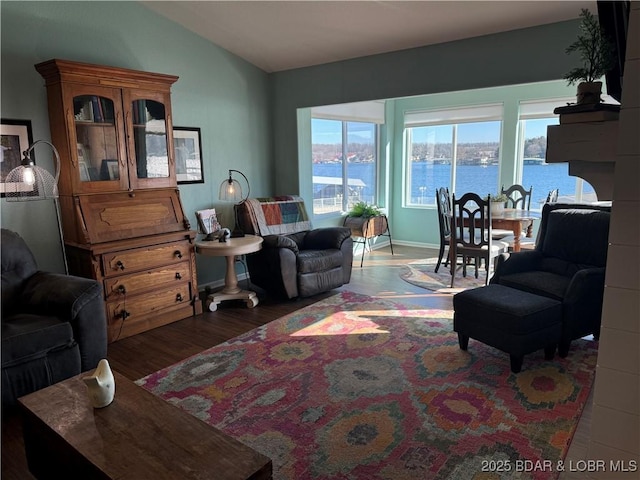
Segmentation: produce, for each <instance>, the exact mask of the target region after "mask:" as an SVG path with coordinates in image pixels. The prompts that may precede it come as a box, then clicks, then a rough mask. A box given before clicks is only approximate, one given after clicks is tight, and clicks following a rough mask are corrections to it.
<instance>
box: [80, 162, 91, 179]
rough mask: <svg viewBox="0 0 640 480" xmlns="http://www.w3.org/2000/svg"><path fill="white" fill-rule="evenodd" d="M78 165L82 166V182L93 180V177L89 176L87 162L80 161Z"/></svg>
mask: <svg viewBox="0 0 640 480" xmlns="http://www.w3.org/2000/svg"><path fill="white" fill-rule="evenodd" d="M78 167H80V181H82V182H89V181H91V177H90V176H89V169H88V168H87V164H86V162H84V161H79V162H78Z"/></svg>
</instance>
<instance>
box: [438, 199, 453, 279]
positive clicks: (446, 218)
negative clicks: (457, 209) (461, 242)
mask: <svg viewBox="0 0 640 480" xmlns="http://www.w3.org/2000/svg"><path fill="white" fill-rule="evenodd" d="M436 205H437V206H438V226H439V227H440V251H439V252H438V263H436V268H435V270H434V271H435V272H436V273H438V269H439V268H440V264H441V263H442V258H443V257H444V249H445V247H447V246H449V242H450V239H451V196H450V195H449V189H448V188H447V187H440V188H438V189H437V190H436ZM448 265H449V255H448V252H447V257H446V258H445V261H444V266H445V267H446V266H448Z"/></svg>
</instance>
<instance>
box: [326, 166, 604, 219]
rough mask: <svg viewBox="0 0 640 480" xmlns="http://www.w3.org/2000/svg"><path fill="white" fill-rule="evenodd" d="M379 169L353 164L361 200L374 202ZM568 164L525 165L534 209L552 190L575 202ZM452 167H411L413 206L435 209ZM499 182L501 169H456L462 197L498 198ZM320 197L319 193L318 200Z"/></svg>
mask: <svg viewBox="0 0 640 480" xmlns="http://www.w3.org/2000/svg"><path fill="white" fill-rule="evenodd" d="M374 169H375V165H374V164H373V163H350V164H349V168H348V171H349V178H350V179H358V180H361V181H362V182H363V183H364V184H365V186H364V187H363V188H362V192H361V194H360V197H361V198H362V199H363V200H365V201H367V202H372V199H373V198H374V194H375V191H374V187H375V185H373V183H374V182H373V181H372V180H371V179H373V178H374ZM568 169H569V166H568V164H567V163H553V164H541V165H525V166H524V170H523V179H522V185H523V186H524V187H525V188H527V189H528V188H529V186H533V193H532V198H531V208H537V207H538V205H539V204H540V203H542V202H544V200H545V199H546V197H547V194H548V193H549V191H550V190H553V189H554V188H557V189H558V190H559V200H560V201H573V198H574V197H575V194H576V178H577V177H572V176H570V175H569V174H568ZM313 174H314V176H325V177H337V178H340V177H341V175H342V165H341V164H340V163H316V164H314V165H313ZM450 180H451V167H450V165H446V164H435V165H434V164H429V163H427V162H412V164H411V197H412V203H415V204H424V205H435V192H436V188H439V187H441V186H448V187H450V186H451V181H450ZM497 181H498V165H487V166H482V165H459V166H458V167H457V168H456V188H455V191H456V192H457V194H458V195H461V194H462V193H465V192H476V193H478V194H480V195H483V196H484V195H486V194H492V195H494V194H496V193H497V192H498V190H499V188H500V186H499V185H498V184H497ZM325 186H326V185H323V184H319V183H314V192H319V190H320V189H322V188H323V187H325ZM582 193H583V197H584V199H585V200H588V201H593V200H596V198H595V191H594V189H593V187H592V186H591V185H590V184H589V183H588V182H586V181H584V182H583V188H582ZM318 195H320V194H319V193H316V196H318Z"/></svg>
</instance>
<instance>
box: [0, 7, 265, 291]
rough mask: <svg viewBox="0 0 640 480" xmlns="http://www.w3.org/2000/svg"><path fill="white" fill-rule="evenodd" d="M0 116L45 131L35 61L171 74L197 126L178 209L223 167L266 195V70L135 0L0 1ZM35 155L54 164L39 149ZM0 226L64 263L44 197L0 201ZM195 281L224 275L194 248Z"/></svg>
mask: <svg viewBox="0 0 640 480" xmlns="http://www.w3.org/2000/svg"><path fill="white" fill-rule="evenodd" d="M0 14H1V22H2V23H1V28H2V32H1V35H2V36H1V49H2V72H1V75H2V76H1V88H2V93H1V94H2V97H1V102H2V103H1V108H2V110H1V114H2V117H3V118H15V119H25V120H31V122H32V125H33V135H34V139H46V140H49V139H50V135H49V123H48V114H47V99H46V91H45V88H44V81H43V79H42V77H40V75H39V74H38V73H37V72H36V70H35V69H34V65H35V64H36V63H39V62H42V61H45V60H49V59H51V58H62V59H68V60H75V61H81V62H88V63H96V64H101V65H111V66H117V67H125V68H132V69H136V70H144V71H149V72H158V73H167V74H172V75H178V76H179V77H180V79H179V80H178V82H177V83H175V84H174V86H173V88H172V108H173V123H174V125H176V126H187V127H200V128H201V129H202V130H201V133H202V148H203V152H202V154H203V159H204V176H205V183H204V184H193V185H180V195H181V198H182V201H183V207H184V210H185V213H186V214H187V216H188V217H189V219H190V221H191V225H192V228H195V225H196V222H195V213H194V212H195V211H196V210H198V209H202V208H210V207H211V206H214V207H215V208H217V209H218V210H220V211H222V213H223V215H224V217H223V220H224V222H223V223H225V224H226V225H229V224H230V223H231V214H232V210H231V208H230V205H228V204H223V203H221V202H219V200H218V187H219V185H220V182H222V181H223V179H224V178H225V177H226V175H227V170H228V169H229V168H235V169H239V170H242V171H243V172H244V173H245V174H246V175H247V176H248V177H249V179H250V180H251V194H252V195H256V196H258V195H269V194H271V193H272V182H273V173H272V165H271V158H272V157H271V151H272V145H271V127H270V117H269V112H270V108H269V89H268V82H269V78H268V76H267V74H266V73H265V72H263V71H262V70H260V69H258V68H256V67H254V66H252V65H251V64H249V63H247V62H245V61H244V60H242V59H240V58H239V57H236V56H234V55H232V54H231V53H229V52H227V51H226V50H224V49H222V48H219V47H217V46H215V45H213V44H212V43H210V42H208V41H206V40H204V39H203V38H202V37H199V36H197V35H195V34H193V33H191V32H189V31H188V30H186V29H184V28H182V27H181V26H179V25H177V24H175V23H172V22H170V21H168V20H167V19H165V18H164V17H162V16H159V15H158V14H156V13H155V12H153V11H151V10H149V9H147V8H146V7H144V6H143V5H142V4H140V3H138V2H61V1H56V2H8V1H4V0H3V1H2V2H0ZM36 163H37V164H38V165H40V166H44V167H46V168H49V169H50V168H52V159H51V156H50V153H49V151H48V149H47V147H40V146H39V147H38V148H37V150H36ZM0 203H1V204H0V207H1V208H0V213H1V217H0V222H1V224H2V226H3V227H5V228H10V229H13V230H16V231H17V232H18V233H20V234H21V235H22V236H23V237H24V238H25V240H26V241H27V243H28V244H29V246H30V247H31V248H32V250H33V251H34V253H35V255H36V260H37V261H38V263H39V266H40V267H41V268H42V269H45V270H53V271H60V272H61V271H63V270H64V267H63V263H62V255H61V250H60V244H59V241H58V234H57V231H58V230H57V223H56V221H55V213H54V212H55V210H54V208H53V203H52V202H30V203H7V202H5V200H4V199H3V200H2V202H0ZM197 262H198V265H197V268H198V280H199V283H200V284H201V285H202V284H206V283H208V282H211V281H214V280H220V279H222V278H223V277H224V260H223V259H222V258H201V257H200V256H198V259H197Z"/></svg>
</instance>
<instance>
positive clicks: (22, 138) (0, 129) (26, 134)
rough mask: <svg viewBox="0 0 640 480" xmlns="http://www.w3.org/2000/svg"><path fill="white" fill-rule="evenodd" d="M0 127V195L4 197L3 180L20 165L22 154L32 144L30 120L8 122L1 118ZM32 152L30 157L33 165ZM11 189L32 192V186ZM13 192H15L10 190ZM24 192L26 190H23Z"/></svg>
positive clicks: (24, 185)
mask: <svg viewBox="0 0 640 480" xmlns="http://www.w3.org/2000/svg"><path fill="white" fill-rule="evenodd" d="M0 121H1V122H2V124H1V126H0V146H1V147H2V148H1V151H0V194H2V196H3V197H4V196H6V195H5V194H6V193H7V185H6V184H5V182H4V180H5V178H6V177H7V175H8V173H9V172H10V171H11V170H13V169H14V168H16V167H18V166H19V165H20V164H21V163H22V152H24V151H25V150H27V149H28V148H29V145H31V144H32V143H33V133H32V131H31V120H10V119H5V118H3V119H2V120H0ZM33 153H34V152H33V151H32V152H31V153H30V155H29V156H30V157H31V159H32V160H33V162H34V163H35V157H34V155H33ZM12 188H13V189H15V188H21V189H22V188H24V189H28V190H33V186H29V185H26V184H12ZM12 191H15V190H12ZM25 191H26V190H25Z"/></svg>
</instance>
